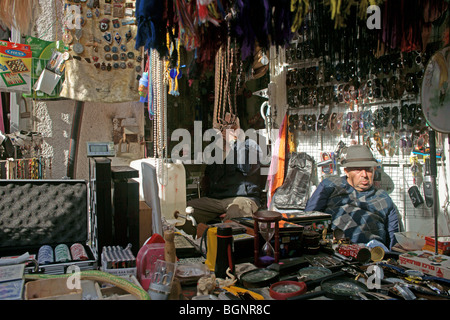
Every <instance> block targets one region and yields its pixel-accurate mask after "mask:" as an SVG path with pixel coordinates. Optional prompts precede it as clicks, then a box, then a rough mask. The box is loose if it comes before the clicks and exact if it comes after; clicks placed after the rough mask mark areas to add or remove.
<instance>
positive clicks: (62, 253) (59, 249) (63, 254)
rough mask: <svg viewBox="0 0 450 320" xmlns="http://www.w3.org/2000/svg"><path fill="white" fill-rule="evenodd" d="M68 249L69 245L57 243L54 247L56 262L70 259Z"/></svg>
mask: <svg viewBox="0 0 450 320" xmlns="http://www.w3.org/2000/svg"><path fill="white" fill-rule="evenodd" d="M70 260H71V257H70V251H69V247H68V246H67V245H65V244H64V243H62V244H58V245H57V246H56V248H55V261H56V262H67V261H70Z"/></svg>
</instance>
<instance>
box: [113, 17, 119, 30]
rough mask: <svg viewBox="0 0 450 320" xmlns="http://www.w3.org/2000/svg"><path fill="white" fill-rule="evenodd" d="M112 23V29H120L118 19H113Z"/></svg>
mask: <svg viewBox="0 0 450 320" xmlns="http://www.w3.org/2000/svg"><path fill="white" fill-rule="evenodd" d="M112 23H113V27H114V28H116V29H117V28H120V22H119V19H113V20H112Z"/></svg>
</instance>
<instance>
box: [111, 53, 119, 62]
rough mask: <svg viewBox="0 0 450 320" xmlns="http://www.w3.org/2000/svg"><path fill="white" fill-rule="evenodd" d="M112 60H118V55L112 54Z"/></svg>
mask: <svg viewBox="0 0 450 320" xmlns="http://www.w3.org/2000/svg"><path fill="white" fill-rule="evenodd" d="M112 59H113V60H114V61H117V60H119V55H118V54H117V53H114V54H113V55H112Z"/></svg>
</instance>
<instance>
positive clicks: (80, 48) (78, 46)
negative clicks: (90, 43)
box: [72, 42, 84, 54]
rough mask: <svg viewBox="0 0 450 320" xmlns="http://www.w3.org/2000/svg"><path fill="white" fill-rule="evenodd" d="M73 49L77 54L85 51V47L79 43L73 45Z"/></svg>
mask: <svg viewBox="0 0 450 320" xmlns="http://www.w3.org/2000/svg"><path fill="white" fill-rule="evenodd" d="M72 49H73V51H74V52H75V53H77V54H81V53H82V52H83V51H84V46H83V45H82V44H81V43H79V42H77V43H75V44H74V45H73V48H72Z"/></svg>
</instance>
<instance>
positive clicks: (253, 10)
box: [235, 0, 272, 60]
mask: <svg viewBox="0 0 450 320" xmlns="http://www.w3.org/2000/svg"><path fill="white" fill-rule="evenodd" d="M236 8H237V12H238V16H237V19H236V26H235V32H236V35H237V36H238V37H239V38H240V39H241V54H242V56H241V59H242V60H246V59H247V58H249V57H251V56H252V55H253V52H254V50H255V43H256V42H258V44H259V46H260V47H262V48H266V49H268V47H269V42H268V41H269V28H270V23H271V20H272V16H271V8H272V7H271V6H270V5H269V1H268V0H258V1H251V0H238V1H236Z"/></svg>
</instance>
